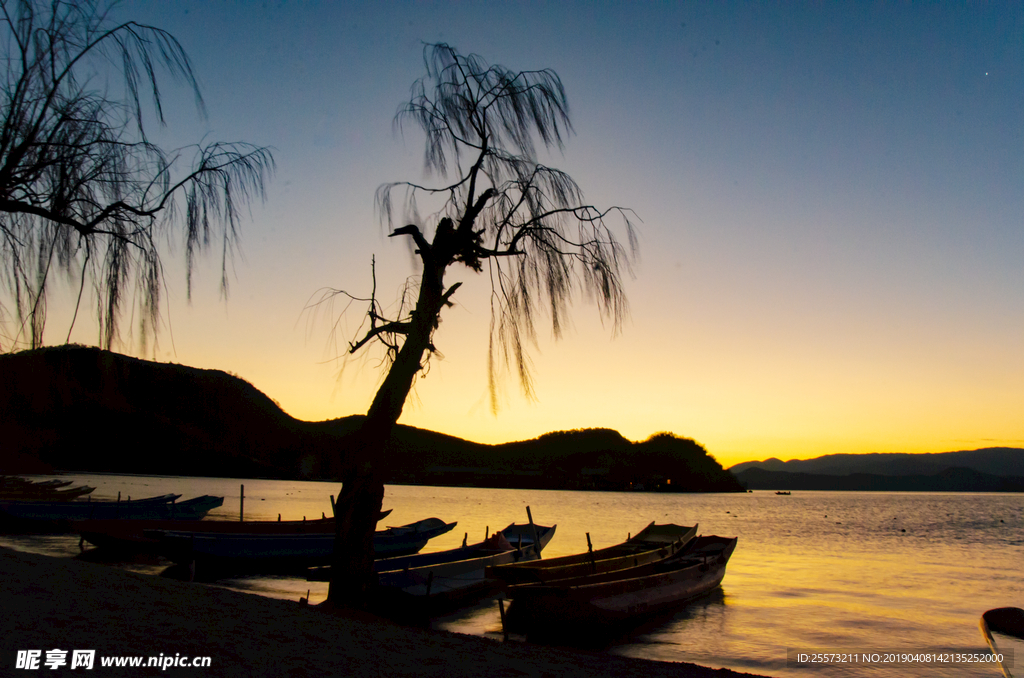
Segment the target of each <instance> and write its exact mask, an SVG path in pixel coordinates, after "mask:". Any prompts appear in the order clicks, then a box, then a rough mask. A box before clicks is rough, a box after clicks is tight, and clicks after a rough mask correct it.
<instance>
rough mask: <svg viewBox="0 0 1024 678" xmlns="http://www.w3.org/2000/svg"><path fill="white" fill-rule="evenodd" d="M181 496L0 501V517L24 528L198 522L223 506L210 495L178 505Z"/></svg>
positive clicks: (221, 499)
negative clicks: (109, 521) (91, 521)
mask: <svg viewBox="0 0 1024 678" xmlns="http://www.w3.org/2000/svg"><path fill="white" fill-rule="evenodd" d="M180 497H181V495H180V494H165V495H160V496H157V497H147V498H145V499H129V500H125V501H61V502H47V501H5V502H0V514H2V515H3V516H4V517H5V518H7V519H9V520H13V521H18V522H20V523H22V524H23V525H25V526H31V525H32V524H37V525H38V526H39V527H44V526H49V527H52V528H57V529H68V528H69V527H70V525H71V522H72V521H75V520H87V519H121V520H124V519H168V518H177V519H186V520H199V519H200V518H202V517H203V516H205V515H206V514H207V513H209V512H210V511H211V510H213V509H215V508H217V507H218V506H221V505H222V504H223V503H224V497H213V496H210V495H203V496H201V497H195V498H193V499H188V500H186V501H182V502H178V501H177V500H178V499H179V498H180Z"/></svg>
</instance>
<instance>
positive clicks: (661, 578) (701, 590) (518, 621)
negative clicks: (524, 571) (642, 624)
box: [504, 536, 736, 637]
mask: <svg viewBox="0 0 1024 678" xmlns="http://www.w3.org/2000/svg"><path fill="white" fill-rule="evenodd" d="M735 548H736V538H725V537H713V536H712V537H696V538H694V539H692V540H691V541H690V543H689V544H688V545H687V547H686V548H685V549H684V550H683V551H681V552H680V553H679V554H678V555H676V556H674V557H672V558H669V559H667V560H664V561H661V562H656V563H651V564H648V565H641V566H639V567H635V568H628V569H625V570H617V571H614V572H605V573H598V574H593V575H588V576H584V577H574V578H569V579H563V580H559V581H554V582H549V583H546V584H519V585H514V586H510V587H508V588H507V589H506V591H505V594H506V596H507V597H509V598H511V599H512V604H511V605H510V607H509V610H508V613H507V614H505V615H504V618H505V623H506V629H507V630H514V631H524V632H526V633H527V634H528V635H533V636H543V637H573V636H576V635H577V634H580V637H587V636H593V635H594V634H601V633H605V632H608V631H610V630H613V629H617V628H618V627H620V626H622V625H624V624H628V623H632V622H634V621H636V620H637V619H638V618H642V617H646V616H649V615H652V614H656V613H659V612H663V611H665V610H668V609H671V608H674V607H677V606H679V605H681V604H683V603H685V602H687V601H690V600H692V599H694V598H696V597H698V596H701V595H703V594H705V593H707V592H709V591H711V590H713V589H714V588H716V587H717V586H718V585H719V584H720V583H721V582H722V579H723V578H724V577H725V568H726V564H727V563H728V562H729V557H730V556H731V555H732V552H733V550H734V549H735Z"/></svg>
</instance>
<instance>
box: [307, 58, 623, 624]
mask: <svg viewBox="0 0 1024 678" xmlns="http://www.w3.org/2000/svg"><path fill="white" fill-rule="evenodd" d="M424 60H425V62H426V68H427V74H426V76H424V77H423V78H421V79H420V80H418V81H417V82H416V83H415V84H414V85H413V88H412V98H411V100H410V101H409V102H408V103H406V104H405V105H403V106H402V107H401V109H400V110H399V112H398V115H397V116H396V119H395V123H396V126H397V127H398V128H400V129H401V128H403V127H404V126H405V125H406V124H408V123H415V124H416V125H418V126H419V127H421V128H422V130H423V131H424V133H425V134H426V155H425V165H426V168H427V170H428V172H432V173H436V175H437V176H439V177H440V178H441V179H442V181H444V180H446V179H447V182H445V183H443V184H442V185H440V186H437V187H430V186H423V185H419V184H414V183H410V182H398V183H392V184H386V185H384V186H381V188H380V189H378V191H377V206H378V209H379V213H380V215H381V218H382V220H383V221H384V222H385V223H386V224H387V226H388V227H389V228H393V225H394V222H393V215H394V207H393V205H394V195H395V192H396V190H398V191H401V192H402V193H403V194H404V204H405V208H406V212H407V213H409V214H414V215H415V214H417V213H418V205H417V198H418V197H436V198H439V199H440V209H439V211H438V212H437V213H435V214H434V215H433V216H432V217H429V218H428V219H427V221H428V222H432V223H433V224H434V225H433V228H424V227H421V225H418V224H408V225H404V226H401V227H399V228H393V230H391V233H390V235H391V237H398V236H404V237H407V238H410V239H411V240H412V242H413V243H414V245H415V253H416V255H417V257H418V263H419V268H420V271H419V276H418V289H416V290H414V292H413V294H415V303H414V305H412V307H411V308H408V304H406V303H405V297H404V296H403V302H402V304H401V305H400V310H399V313H398V316H397V317H393V318H388V317H385V315H384V312H383V310H382V307H381V305H380V304H379V303H378V301H377V299H376V292H374V293H373V294H372V295H371V296H370V298H369V299H363V301H366V302H368V304H369V309H368V310H367V314H366V320H365V322H364V326H363V327H362V328H360V335H361V336H360V337H359V338H358V339H357V340H356V341H353V342H352V343H351V344H350V346H349V351H350V352H351V353H354V352H356V351H358V350H360V349H361V348H363V347H364V346H366V345H367V344H369V343H370V342H380V343H381V344H382V345H383V346H384V347H385V348H386V354H387V361H388V368H387V375H386V376H385V378H384V381H383V383H382V384H381V386H380V388H379V389H378V390H377V393H376V396H375V397H374V399H373V403H372V404H371V405H370V409H369V411H368V412H367V415H366V418H365V420H364V422H363V426H362V428H361V431H360V435H359V440H358V444H357V445H355V446H354V447H353V449H349V450H346V455H347V459H346V461H345V464H344V467H345V470H344V471H343V478H342V479H343V487H342V490H341V493H340V497H339V500H338V505H337V507H336V515H337V516H338V539H337V540H336V550H337V553H336V557H335V567H334V569H333V572H334V574H333V579H332V582H331V588H330V593H329V598H330V599H331V600H332V601H333V602H335V603H343V604H348V603H351V602H353V601H358V600H360V599H361V598H362V597H363V596H365V595H366V593H367V590H368V587H369V586H372V558H373V531H374V528H375V525H376V522H377V515H378V512H379V511H380V508H381V501H382V500H383V496H384V486H383V484H382V482H381V480H380V477H379V474H378V473H377V468H378V464H379V463H380V451H381V450H382V449H383V446H384V445H385V443H386V441H387V440H388V439H389V437H390V435H391V432H392V429H393V428H394V426H395V424H396V422H397V421H398V418H399V416H401V413H402V407H403V405H404V403H405V399H406V397H407V396H408V394H409V391H410V389H411V388H412V384H413V379H414V378H415V376H416V374H417V373H418V372H419V371H420V370H422V369H423V368H424V367H425V366H426V364H427V361H428V360H429V359H430V356H431V355H432V354H433V353H434V352H435V351H436V349H435V346H434V332H435V330H437V328H438V324H439V323H440V319H441V312H442V310H443V309H444V308H445V307H446V306H450V305H451V304H452V297H453V295H454V294H455V292H456V290H457V289H458V288H459V286H460V285H461V284H462V283H461V282H455V283H452V284H446V283H445V274H446V273H447V271H448V269H449V268H450V267H452V266H453V265H455V264H461V265H462V266H464V267H466V268H468V269H469V270H471V271H473V272H474V273H482V272H484V270H485V269H486V271H487V273H488V275H489V276H490V281H491V290H492V294H491V333H490V334H491V338H490V345H489V354H488V355H489V370H488V372H489V384H490V389H491V398H492V406H494V407H496V395H495V394H496V376H497V374H498V373H499V372H500V371H501V370H502V369H503V368H505V367H511V368H512V369H514V370H515V372H516V373H517V374H518V376H519V380H520V383H521V385H522V387H523V389H524V390H525V392H526V393H527V394H530V393H532V388H531V381H530V371H529V368H528V365H529V363H528V360H527V356H526V349H527V346H528V344H529V343H530V342H532V341H534V340H535V336H536V326H537V320H538V316H539V315H540V314H541V313H542V309H544V308H546V309H547V312H548V313H550V316H551V323H552V328H553V331H554V334H555V336H556V337H557V336H558V335H559V334H560V332H561V329H562V327H563V325H564V321H565V318H566V315H567V313H568V311H569V306H570V304H571V302H572V300H573V298H574V296H575V294H576V292H577V291H578V290H582V291H583V292H585V293H587V294H589V295H591V296H592V298H593V299H595V300H596V301H597V304H598V307H599V309H600V311H601V313H602V315H603V316H604V317H607V318H609V319H611V321H612V322H613V324H614V326H615V328H616V329H617V328H618V326H619V323H620V321H621V320H622V319H623V318H624V317H625V315H626V313H627V304H626V296H625V293H624V290H623V286H622V276H623V274H624V273H626V272H628V270H629V265H630V262H631V261H632V259H633V258H634V257H635V253H636V247H637V244H636V238H635V234H634V231H633V226H632V224H631V223H630V220H629V215H630V212H629V210H625V209H622V208H619V207H611V208H608V209H604V210H601V209H598V208H596V207H594V206H592V205H589V204H587V203H586V202H585V201H584V198H583V193H582V191H581V190H580V188H579V186H577V185H576V182H574V181H573V180H572V178H571V177H570V176H569V175H568V174H566V173H564V172H562V171H560V170H557V169H554V168H551V167H546V166H544V165H542V164H541V163H540V162H539V161H538V159H537V154H536V147H537V142H538V141H539V142H540V144H541V145H543V146H544V147H548V148H550V147H556V148H559V149H560V148H561V147H562V144H563V141H564V139H565V137H567V136H568V135H569V134H570V133H571V131H572V127H571V125H570V122H569V109H568V103H567V101H566V98H565V91H564V89H563V87H562V83H561V81H560V80H559V78H558V76H557V75H556V74H555V73H554V72H553V71H551V70H541V71H519V72H515V71H510V70H508V69H506V68H504V67H502V66H498V65H487V64H486V63H485V62H484V61H483V60H482V59H481V58H480V57H478V56H475V55H469V56H464V55H462V54H459V53H458V52H457V51H455V50H454V49H453V48H451V47H449V46H448V45H446V44H436V45H427V46H426V48H425V50H424ZM613 215H614V216H615V217H617V218H618V221H621V223H622V225H623V226H624V231H625V235H626V242H627V243H628V245H627V246H626V247H623V246H622V245H621V244H620V242H619V240H618V238H617V237H616V235H615V233H614V232H613V231H612V230H611V228H609V226H608V225H607V224H606V219H607V218H608V217H610V216H613ZM431 231H432V232H431ZM375 287H376V283H374V288H375ZM337 294H343V295H346V296H349V297H350V298H353V299H355V297H352V295H348V294H347V293H345V292H343V291H340V290H328V291H326V292H325V293H324V295H323V296H322V297H321V300H320V301H321V303H322V302H324V301H327V300H328V299H330V298H333V296H334V295H337ZM410 296H411V295H410Z"/></svg>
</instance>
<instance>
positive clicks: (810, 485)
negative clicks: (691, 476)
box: [729, 447, 1024, 492]
mask: <svg viewBox="0 0 1024 678" xmlns="http://www.w3.org/2000/svg"><path fill="white" fill-rule="evenodd" d="M729 470H730V471H731V472H732V473H733V475H735V476H736V477H737V478H739V480H740V482H742V483H743V484H744V485H745V486H746V487H748V488H750V489H754V490H889V491H935V492H953V491H973V492H1022V491H1024V449H1019V448H1013V447H990V448H985V449H980V450H961V451H958V452H940V453H933V454H899V453H894V454H830V455H826V456H823V457H818V458H816V459H793V460H790V461H782V460H780V459H775V458H772V459H766V460H765V461H748V462H744V463H742V464H736V465H735V466H733V467H731V468H730V469H729Z"/></svg>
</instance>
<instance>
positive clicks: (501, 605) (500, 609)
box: [498, 598, 508, 640]
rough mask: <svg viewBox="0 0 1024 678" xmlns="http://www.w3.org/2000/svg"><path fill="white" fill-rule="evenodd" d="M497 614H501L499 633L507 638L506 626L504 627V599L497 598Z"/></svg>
mask: <svg viewBox="0 0 1024 678" xmlns="http://www.w3.org/2000/svg"><path fill="white" fill-rule="evenodd" d="M498 614H499V615H501V635H502V636H503V637H504V638H505V640H508V628H506V627H505V599H504V598H498Z"/></svg>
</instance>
